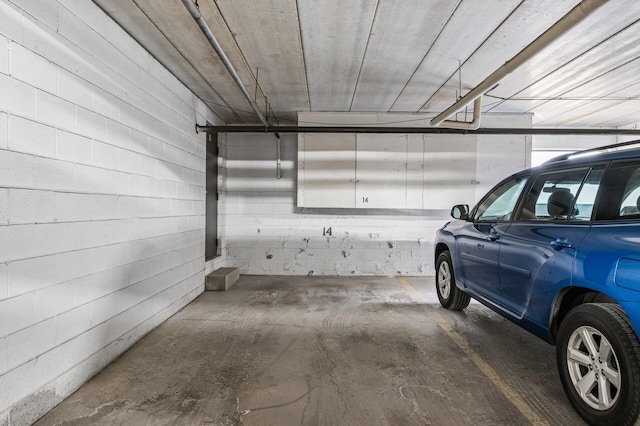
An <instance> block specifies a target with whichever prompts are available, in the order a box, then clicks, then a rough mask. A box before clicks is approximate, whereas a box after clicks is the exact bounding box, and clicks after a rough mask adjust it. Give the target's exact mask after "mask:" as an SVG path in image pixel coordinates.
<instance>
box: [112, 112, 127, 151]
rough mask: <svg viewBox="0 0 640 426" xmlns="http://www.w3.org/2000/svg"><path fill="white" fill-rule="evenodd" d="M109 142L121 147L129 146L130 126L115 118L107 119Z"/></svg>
mask: <svg viewBox="0 0 640 426" xmlns="http://www.w3.org/2000/svg"><path fill="white" fill-rule="evenodd" d="M107 142H108V143H109V144H111V145H114V146H119V147H120V148H129V127H127V126H125V125H123V124H120V123H119V122H117V121H114V120H111V119H109V120H107Z"/></svg>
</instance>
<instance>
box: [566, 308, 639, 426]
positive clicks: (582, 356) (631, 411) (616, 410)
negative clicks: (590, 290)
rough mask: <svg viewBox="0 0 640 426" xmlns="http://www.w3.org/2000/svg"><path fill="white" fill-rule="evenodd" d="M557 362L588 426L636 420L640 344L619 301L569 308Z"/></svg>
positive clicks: (568, 391)
mask: <svg viewBox="0 0 640 426" xmlns="http://www.w3.org/2000/svg"><path fill="white" fill-rule="evenodd" d="M569 352H571V353H572V356H569ZM556 360H557V362H558V372H559V373H560V379H561V381H562V386H563V387H564V391H565V393H566V395H567V397H568V398H569V401H570V402H571V404H572V405H573V407H574V408H575V410H576V411H577V412H578V414H580V416H581V417H582V418H583V419H585V420H586V421H587V422H588V423H589V424H591V425H632V424H634V423H635V422H636V419H637V418H638V413H639V412H640V342H638V338H637V336H636V334H635V332H634V331H633V327H632V326H631V322H630V321H629V318H628V317H627V315H626V314H625V313H624V311H623V310H622V308H621V307H620V306H619V305H616V304H614V303H586V304H583V305H579V306H577V307H575V308H574V309H572V310H571V311H569V313H568V314H567V316H566V317H565V319H564V320H563V321H562V323H561V324H560V330H559V332H558V339H557V347H556ZM574 383H576V385H574ZM578 383H580V384H581V385H582V387H583V388H584V391H583V392H582V394H583V395H581V393H579V391H578V390H577V384H578Z"/></svg>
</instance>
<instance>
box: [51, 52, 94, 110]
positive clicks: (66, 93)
mask: <svg viewBox="0 0 640 426" xmlns="http://www.w3.org/2000/svg"><path fill="white" fill-rule="evenodd" d="M60 45H61V44H57V46H60ZM62 46H64V45H62ZM58 50H59V48H58ZM61 54H62V55H64V56H71V55H70V54H69V49H63V52H60V53H59V54H58V55H56V56H60V55H61ZM65 62H66V61H65ZM74 64H75V62H74ZM57 93H58V96H59V97H60V98H62V99H64V100H66V101H69V102H71V103H73V104H75V105H79V106H81V107H83V108H87V109H91V102H92V93H93V86H91V85H90V84H89V83H87V82H86V81H84V80H82V79H81V78H79V77H78V76H77V75H75V74H73V73H72V72H69V71H67V70H65V69H63V68H58V92H57Z"/></svg>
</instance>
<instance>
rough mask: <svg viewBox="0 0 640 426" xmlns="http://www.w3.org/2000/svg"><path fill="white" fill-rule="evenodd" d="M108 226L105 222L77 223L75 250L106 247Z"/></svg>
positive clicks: (74, 241)
mask: <svg viewBox="0 0 640 426" xmlns="http://www.w3.org/2000/svg"><path fill="white" fill-rule="evenodd" d="M105 242H106V225H105V222H104V221H90V222H76V223H74V224H73V248H74V250H82V249H86V248H91V247H97V246H101V245H104V244H105Z"/></svg>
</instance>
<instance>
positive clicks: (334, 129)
mask: <svg viewBox="0 0 640 426" xmlns="http://www.w3.org/2000/svg"><path fill="white" fill-rule="evenodd" d="M196 128H197V129H198V131H200V132H213V133H381V134H382V133H387V134H388V133H411V134H442V135H445V134H458V135H460V134H476V135H640V129H612V128H602V127H601V128H597V127H595V128H577V127H575V128H572V127H568V128H536V129H530V128H520V127H511V128H490V127H483V128H479V129H477V130H469V129H447V128H444V127H354V126H351V127H349V126H344V127H340V126H327V127H322V126H300V127H298V126H267V127H262V126H200V125H196Z"/></svg>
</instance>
